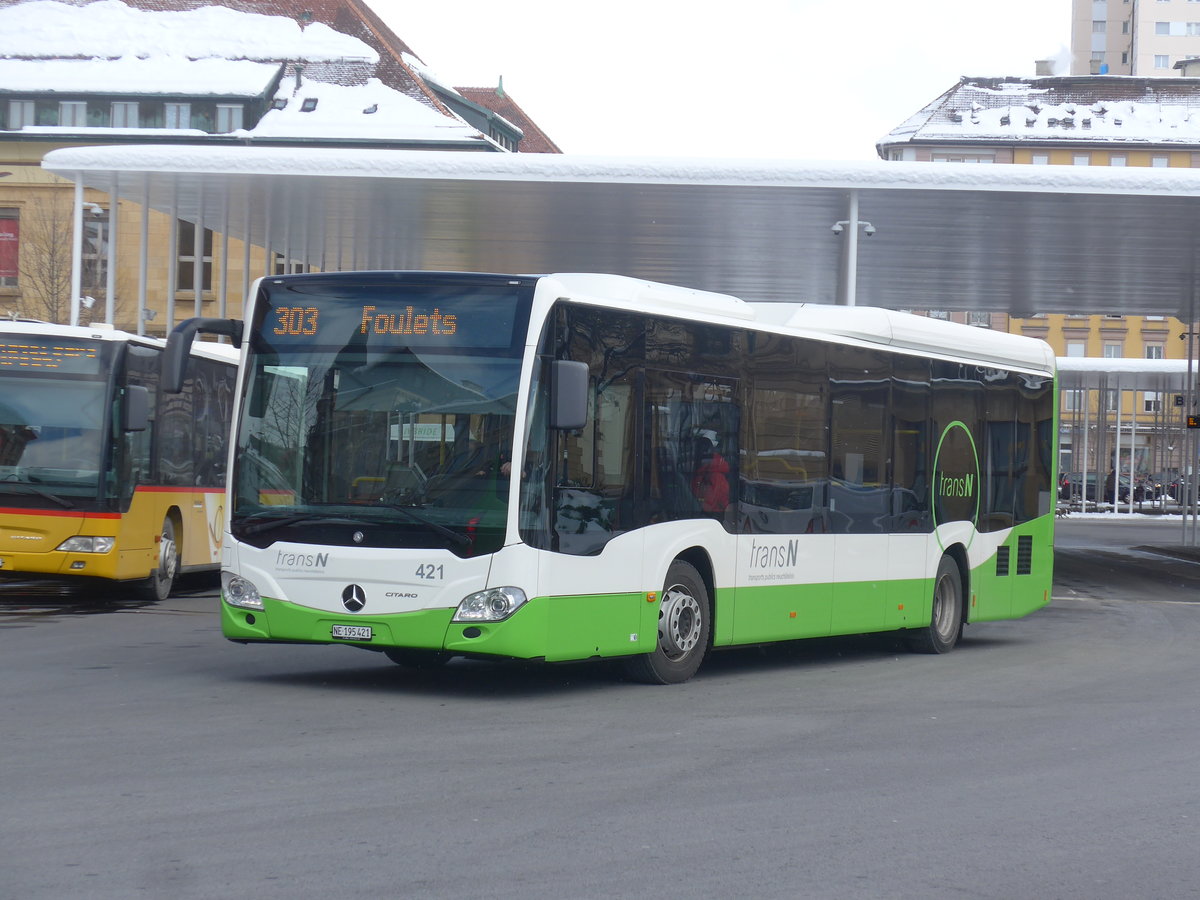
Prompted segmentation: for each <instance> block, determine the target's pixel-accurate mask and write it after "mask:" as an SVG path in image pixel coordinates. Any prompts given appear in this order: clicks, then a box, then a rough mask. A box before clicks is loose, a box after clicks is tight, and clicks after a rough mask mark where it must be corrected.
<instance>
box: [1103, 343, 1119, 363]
mask: <svg viewBox="0 0 1200 900" xmlns="http://www.w3.org/2000/svg"><path fill="white" fill-rule="evenodd" d="M1121 349H1122V348H1121V345H1120V344H1113V343H1109V342H1108V341H1105V343H1104V358H1105V359H1120V358H1121Z"/></svg>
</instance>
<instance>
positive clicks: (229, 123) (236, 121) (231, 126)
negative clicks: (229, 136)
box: [217, 103, 242, 134]
mask: <svg viewBox="0 0 1200 900" xmlns="http://www.w3.org/2000/svg"><path fill="white" fill-rule="evenodd" d="M241 127H242V104H240V103H218V104H217V132H218V133H221V134H224V133H226V132H230V131H237V130H238V129H239V128H241Z"/></svg>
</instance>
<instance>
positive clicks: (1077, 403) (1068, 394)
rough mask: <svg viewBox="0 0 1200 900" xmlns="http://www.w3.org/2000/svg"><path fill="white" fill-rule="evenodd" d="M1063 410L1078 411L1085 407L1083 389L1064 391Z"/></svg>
mask: <svg viewBox="0 0 1200 900" xmlns="http://www.w3.org/2000/svg"><path fill="white" fill-rule="evenodd" d="M1062 399H1063V406H1062V408H1063V412H1077V411H1079V410H1081V409H1083V391H1063V392H1062Z"/></svg>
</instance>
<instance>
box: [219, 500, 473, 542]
mask: <svg viewBox="0 0 1200 900" xmlns="http://www.w3.org/2000/svg"><path fill="white" fill-rule="evenodd" d="M382 505H383V506H385V507H387V508H388V509H394V510H396V511H398V512H402V513H404V515H406V516H408V518H409V519H411V520H412V521H414V522H416V523H417V524H419V525H425V526H426V527H428V528H430V529H432V530H433V532H434V533H435V534H438V535H441V536H442V537H444V538H445V539H446V540H447V541H450V542H451V543H452V544H454V545H456V546H458V547H469V546H470V545H471V539H470V538H469V537H467V536H466V535H464V534H459V533H458V532H457V531H453V530H451V529H449V528H447V527H446V526H445V525H441V524H439V523H437V522H433V521H430V520H429V519H426V518H425V517H424V516H422V515H418V514H417V513H415V512H413V511H412V510H411V509H408V508H407V507H404V506H397V505H395V504H394V503H385V504H382ZM262 515H263V514H262V513H258V514H257V515H255V516H253V517H252V518H256V519H259V517H260V516H262ZM311 521H320V522H335V523H336V522H358V523H360V524H363V525H378V524H379V520H378V519H376V518H372V517H370V516H362V515H357V516H356V515H353V514H349V513H337V514H334V513H316V512H307V513H293V514H292V515H290V516H280V517H278V518H261V519H259V521H257V522H251V523H250V524H248V525H242V526H241V528H240V529H239V530H240V531H241V533H242V534H244V535H251V534H262V533H263V532H266V531H273V530H275V529H276V528H286V527H287V526H288V525H297V524H299V523H300V522H311Z"/></svg>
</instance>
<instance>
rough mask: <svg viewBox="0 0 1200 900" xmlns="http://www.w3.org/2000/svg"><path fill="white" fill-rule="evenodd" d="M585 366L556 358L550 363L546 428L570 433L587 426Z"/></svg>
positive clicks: (586, 370) (586, 372) (586, 371)
mask: <svg viewBox="0 0 1200 900" xmlns="http://www.w3.org/2000/svg"><path fill="white" fill-rule="evenodd" d="M587 401H588V367H587V363H583V362H576V361H574V360H570V359H556V360H554V362H552V363H550V427H551V428H557V429H559V430H560V431H573V430H575V429H576V428H582V427H583V426H584V425H586V424H587V410H588V402H587Z"/></svg>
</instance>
